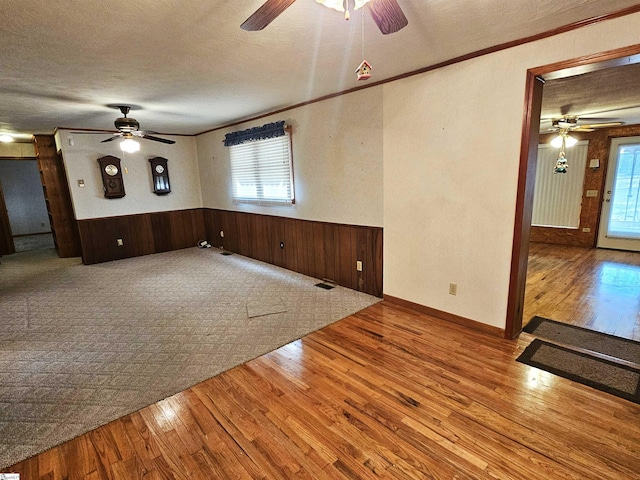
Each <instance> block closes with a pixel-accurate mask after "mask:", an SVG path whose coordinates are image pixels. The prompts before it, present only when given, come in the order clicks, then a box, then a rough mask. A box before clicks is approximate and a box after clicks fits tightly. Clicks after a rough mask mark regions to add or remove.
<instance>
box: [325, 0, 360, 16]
mask: <svg viewBox="0 0 640 480" xmlns="http://www.w3.org/2000/svg"><path fill="white" fill-rule="evenodd" d="M370 1H371V0H353V9H354V10H358V9H359V8H362V7H364V6H365V5H366V4H367V3H369V2H370ZM316 2H318V3H321V4H322V5H324V6H325V7H329V8H333V9H334V10H337V11H339V12H345V13H344V18H346V19H347V20H349V5H348V3H349V0H316Z"/></svg>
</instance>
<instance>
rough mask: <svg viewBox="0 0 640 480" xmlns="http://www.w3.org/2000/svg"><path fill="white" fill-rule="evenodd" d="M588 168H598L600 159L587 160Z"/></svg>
mask: <svg viewBox="0 0 640 480" xmlns="http://www.w3.org/2000/svg"><path fill="white" fill-rule="evenodd" d="M589 168H600V159H599V158H592V159H591V160H589Z"/></svg>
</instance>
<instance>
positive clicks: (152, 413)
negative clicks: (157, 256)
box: [6, 302, 640, 480]
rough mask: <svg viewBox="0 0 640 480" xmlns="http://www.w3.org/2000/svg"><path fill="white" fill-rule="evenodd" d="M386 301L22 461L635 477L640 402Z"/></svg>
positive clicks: (70, 470)
mask: <svg viewBox="0 0 640 480" xmlns="http://www.w3.org/2000/svg"><path fill="white" fill-rule="evenodd" d="M530 340H531V337H529V336H527V335H526V334H524V335H522V336H521V338H520V339H519V340H515V341H508V340H502V339H499V338H495V337H492V336H488V335H486V334H483V333H481V332H476V331H473V330H470V329H467V328H464V327H461V326H458V325H455V324H450V323H446V322H443V321H440V320H436V319H433V318H431V317H428V316H426V315H423V314H419V313H416V312H413V311H410V310H405V309H403V308H401V307H398V306H394V305H391V304H387V303H386V302H381V303H379V304H376V305H374V306H372V307H370V308H368V309H366V310H363V311H362V312H359V313H358V314H355V315H353V316H351V317H348V318H347V319H344V320H341V321H340V322H337V323H335V324H333V325H331V326H329V327H327V328H324V329H323V330H320V331H318V332H315V333H313V334H311V335H309V336H307V337H305V338H303V339H301V340H298V341H295V342H293V343H291V344H289V345H286V346H284V347H282V348H280V349H278V350H275V351H273V352H271V353H269V354H267V355H264V356H262V357H260V358H257V359H255V360H253V361H251V362H248V363H247V364H245V365H242V366H240V367H237V368H235V369H233V370H230V371H228V372H226V373H223V374H221V375H219V376H217V377H215V378H212V379H209V380H207V381H205V382H203V383H201V384H198V385H196V386H194V387H192V388H190V389H188V390H186V391H184V392H181V393H179V394H177V395H175V396H173V397H170V398H168V399H165V400H163V401H161V402H158V403H157V404H154V405H151V406H149V407H146V408H144V409H142V410H140V411H138V412H135V413H133V414H131V415H128V416H126V417H123V418H121V419H119V420H116V421H114V422H111V423H110V424H108V425H106V426H103V427H101V428H98V429H96V430H94V431H92V432H89V433H87V434H85V435H82V436H80V437H78V438H76V439H74V440H71V441H69V442H67V443H65V444H63V445H60V446H58V447H56V448H53V449H52V450H49V451H47V452H45V453H43V454H40V455H37V456H35V457H33V458H31V459H28V460H26V461H24V462H22V463H19V464H17V465H15V466H13V467H11V468H9V469H7V470H6V471H7V472H18V473H20V474H21V480H25V479H28V480H31V479H34V480H45V479H46V480H57V479H87V480H98V479H127V480H131V479H147V480H150V479H244V478H256V479H284V478H302V479H305V478H306V479H403V480H407V479H425V478H432V479H453V478H456V479H485V478H486V479H488V478H493V479H496V478H498V479H507V478H508V479H527V480H529V479H534V478H535V479H547V478H549V479H576V480H578V479H580V480H589V479H594V480H595V479H598V480H603V479H631V478H638V472H639V471H640V405H636V404H633V403H631V402H628V401H626V400H622V399H619V398H617V397H614V396H611V395H608V394H605V393H603V392H600V391H597V390H593V389H591V388H588V387H586V386H583V385H579V384H575V383H572V382H570V381H568V380H565V379H563V378H559V377H555V376H553V375H551V374H547V373H545V372H541V371H539V370H537V369H534V368H532V367H528V366H525V365H523V364H520V363H517V362H516V361H515V358H516V357H517V356H518V355H519V353H520V352H521V351H522V350H523V348H524V347H525V346H526V345H527V344H528V343H529V341H530Z"/></svg>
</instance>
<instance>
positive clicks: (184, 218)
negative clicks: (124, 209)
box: [78, 208, 205, 265]
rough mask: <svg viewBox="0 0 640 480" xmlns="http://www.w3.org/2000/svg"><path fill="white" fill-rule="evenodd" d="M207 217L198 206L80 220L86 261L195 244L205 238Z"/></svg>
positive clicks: (83, 253)
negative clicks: (205, 219) (119, 242)
mask: <svg viewBox="0 0 640 480" xmlns="http://www.w3.org/2000/svg"><path fill="white" fill-rule="evenodd" d="M203 218H204V217H203V214H202V209H200V208H197V209H192V210H175V211H168V212H154V213H141V214H137V215H123V216H118V217H103V218H92V219H88V220H79V221H78V227H79V230H80V242H81V244H82V262H83V263H84V264H86V265H90V264H93V263H100V262H108V261H111V260H120V259H123V258H130V257H138V256H140V255H149V254H152V253H160V252H168V251H170V250H178V249H181V248H187V247H195V246H196V244H197V243H198V240H201V239H203V238H204V232H205V228H204V221H203ZM118 239H122V246H118Z"/></svg>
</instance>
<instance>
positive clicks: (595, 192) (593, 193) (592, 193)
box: [587, 190, 598, 197]
mask: <svg viewBox="0 0 640 480" xmlns="http://www.w3.org/2000/svg"><path fill="white" fill-rule="evenodd" d="M597 196H598V190H587V197H597Z"/></svg>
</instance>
